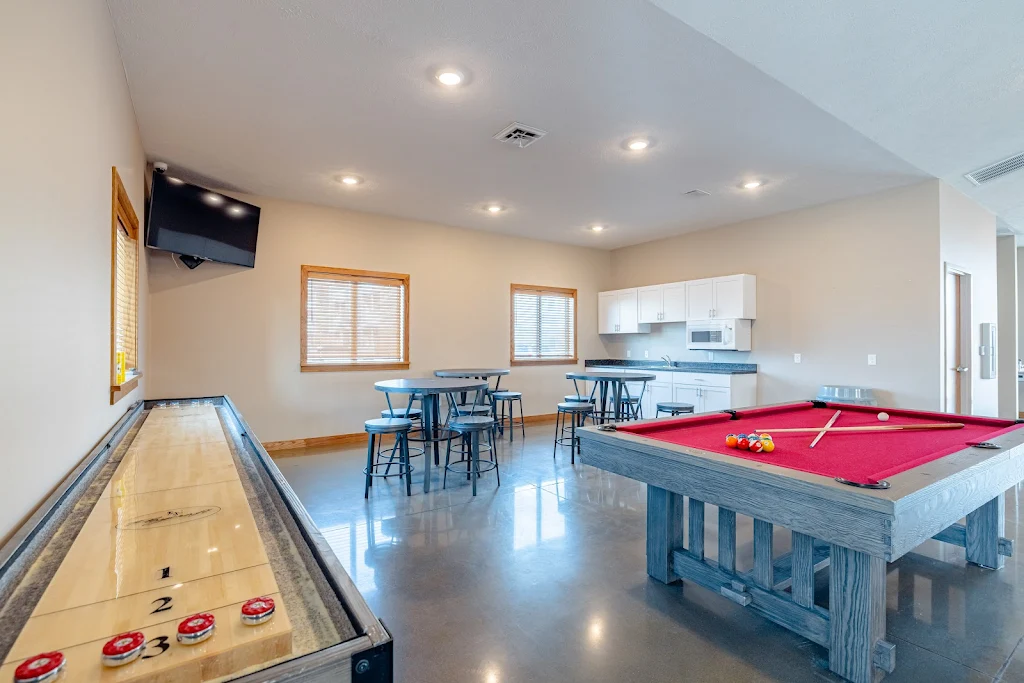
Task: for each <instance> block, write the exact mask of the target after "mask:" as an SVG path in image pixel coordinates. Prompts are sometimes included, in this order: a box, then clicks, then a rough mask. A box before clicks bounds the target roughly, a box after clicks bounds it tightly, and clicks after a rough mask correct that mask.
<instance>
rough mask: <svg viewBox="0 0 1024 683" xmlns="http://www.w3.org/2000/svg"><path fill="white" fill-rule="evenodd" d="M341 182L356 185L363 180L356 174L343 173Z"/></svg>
mask: <svg viewBox="0 0 1024 683" xmlns="http://www.w3.org/2000/svg"><path fill="white" fill-rule="evenodd" d="M341 182H342V183H343V184H345V185H349V186H351V185H358V184H359V183H361V182H363V179H362V178H360V177H359V176H357V175H343V176H341Z"/></svg>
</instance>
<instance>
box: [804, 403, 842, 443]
mask: <svg viewBox="0 0 1024 683" xmlns="http://www.w3.org/2000/svg"><path fill="white" fill-rule="evenodd" d="M842 412H843V411H841V410H837V411H836V414H835V415H833V416H832V419H831V420H829V421H828V423H827V424H826V425H825V428H824V429H822V430H821V431H820V432H818V435H817V436H816V437H814V441H812V442H811V446H810V447H811V448H814V446H815V444H817V443H818V442H819V441H821V437H823V436H825V432H827V431H828V428H829V427H831V426H832V425H834V424H835V423H836V420H838V419H839V414H840V413H842Z"/></svg>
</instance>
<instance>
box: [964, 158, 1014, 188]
mask: <svg viewBox="0 0 1024 683" xmlns="http://www.w3.org/2000/svg"><path fill="white" fill-rule="evenodd" d="M1022 168H1024V152H1021V153H1020V154H1014V155H1013V156H1012V157H1009V158H1007V159H1003V160H1002V161H997V162H996V163H994V164H989V165H988V166H985V167H984V168H979V169H978V170H977V171H971V172H970V173H968V174H967V175H965V176H964V177H965V178H967V179H968V180H970V181H971V182H972V183H974V184H975V185H981V184H982V183H987V182H991V181H993V180H995V179H996V178H1002V177H1003V176H1004V175H1007V174H1009V173H1013V172H1014V171H1019V170H1021V169H1022Z"/></svg>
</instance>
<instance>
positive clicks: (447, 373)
mask: <svg viewBox="0 0 1024 683" xmlns="http://www.w3.org/2000/svg"><path fill="white" fill-rule="evenodd" d="M509 372H511V371H510V370H509V369H508V368H457V369H454V370H434V376H435V377H504V376H505V375H507V374H508V373H509Z"/></svg>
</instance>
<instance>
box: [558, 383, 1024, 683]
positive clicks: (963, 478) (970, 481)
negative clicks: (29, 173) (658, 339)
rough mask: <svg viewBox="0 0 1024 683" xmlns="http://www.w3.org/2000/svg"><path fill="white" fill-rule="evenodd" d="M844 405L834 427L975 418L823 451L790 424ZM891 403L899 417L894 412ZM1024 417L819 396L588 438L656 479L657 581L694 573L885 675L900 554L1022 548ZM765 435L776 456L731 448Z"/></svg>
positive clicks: (858, 675)
mask: <svg viewBox="0 0 1024 683" xmlns="http://www.w3.org/2000/svg"><path fill="white" fill-rule="evenodd" d="M837 410H841V411H842V413H841V416H840V417H839V418H838V420H837V421H836V423H835V425H834V427H862V426H869V427H873V428H877V427H879V426H900V425H906V426H914V425H922V424H932V423H935V424H939V425H948V424H949V423H956V424H962V425H963V426H962V427H956V426H955V424H954V427H955V428H952V429H932V428H927V429H920V430H919V431H909V430H908V431H869V432H828V433H826V434H825V436H824V437H823V438H822V439H821V441H820V442H818V443H817V444H816V445H815V447H814V448H813V449H811V448H809V444H810V442H811V440H812V439H814V438H815V436H816V435H817V431H809V432H796V433H793V432H786V431H785V430H786V429H793V428H802V427H814V428H821V427H823V426H824V425H825V424H826V423H827V422H828V421H829V419H830V418H831V417H832V416H833V415H834V414H835V412H836V411H837ZM880 411H885V412H887V413H888V414H889V416H890V418H889V419H888V420H887V421H884V422H881V421H879V419H878V413H879V412H880ZM1021 427H1024V425H1021V424H1018V423H1017V422H1015V421H1013V420H998V419H995V418H987V417H975V416H969V415H949V414H945V413H924V412H918V411H911V410H899V409H889V408H884V409H883V408H876V407H873V406H872V407H869V406H853V405H844V404H832V403H824V402H821V401H807V402H802V403H794V404H788V405H780V406H766V407H762V408H750V409H744V410H729V411H724V412H720V413H708V414H704V415H696V416H692V417H682V418H675V419H664V418H663V419H661V420H650V421H641V422H632V423H629V424H620V425H615V426H612V425H604V426H599V427H585V428H583V429H580V430H578V431H577V434H578V435H579V437H580V441H581V455H580V457H581V458H582V460H583V462H584V463H586V464H588V465H592V466H594V467H599V468H601V469H605V470H608V471H610V472H615V473H617V474H621V475H623V476H626V477H631V478H633V479H637V480H639V481H642V482H645V483H647V573H648V574H649V575H650V576H651V577H652V578H654V579H656V580H658V581H661V582H664V583H671V582H674V581H678V580H680V579H682V580H684V581H690V582H693V583H696V584H698V585H700V586H703V587H705V588H708V589H710V590H712V591H714V592H715V593H719V594H720V595H722V596H724V597H726V598H729V599H730V600H732V601H734V602H736V603H738V604H740V605H743V606H745V607H749V608H750V609H752V610H753V611H755V612H757V613H758V614H760V615H762V616H764V617H767V618H768V619H771V620H772V621H774V622H775V623H777V624H779V625H781V626H784V627H785V628H788V629H789V630H791V631H793V632H795V633H797V634H799V635H801V636H803V637H805V638H807V639H808V640H811V641H813V642H815V643H817V644H818V645H821V646H823V647H825V648H827V649H828V659H829V668H830V669H831V670H832V671H833V672H835V673H837V674H839V675H840V676H843V677H845V678H847V679H849V680H851V681H854V682H855V683H875V682H876V681H878V680H880V679H881V678H882V677H883V676H884V674H885V673H886V672H891V671H893V669H894V667H895V666H896V658H895V656H896V655H895V649H896V646H895V644H894V643H891V642H888V641H886V640H885V574H886V572H885V567H886V563H887V562H893V561H895V560H897V559H899V558H900V557H901V556H903V555H905V554H906V553H908V552H910V551H911V550H913V549H914V548H916V547H917V546H918V545H920V544H921V543H923V542H924V541H927V540H928V539H932V538H934V539H936V540H938V541H942V542H945V543H951V544H953V545H959V546H961V547H963V548H965V550H966V555H967V561H968V562H971V563H974V564H977V565H980V566H982V567H987V568H990V569H998V568H999V567H1002V566H1003V558H1004V557H1006V556H1009V555H1011V554H1012V553H1013V542H1012V541H1010V540H1009V539H1006V538H1003V533H1004V507H1003V506H1004V492H1005V491H1006V490H1007V489H1008V488H1010V487H1012V486H1014V485H1016V484H1017V483H1018V482H1020V481H1022V480H1024V429H1021ZM772 429H778V430H780V431H777V432H772ZM602 430H614V431H602ZM755 430H756V431H757V432H758V433H761V432H762V431H768V432H769V433H771V434H772V436H773V439H774V443H775V449H774V450H773V451H771V452H768V453H765V452H751V451H743V450H737V449H733V448H729V447H727V446H726V443H725V438H726V436H727V434H729V433H732V434H737V433H744V434H749V433H752V432H754V431H755ZM705 503H712V504H714V505H717V506H718V544H717V545H718V556H717V561H713V560H708V559H705V557H704V552H705V547H704V507H705ZM736 513H740V514H743V515H747V516H749V517H753V518H754V532H753V541H754V568H753V570H752V571H750V572H737V570H736ZM964 517H966V522H967V523H966V524H959V520H960V519H961V518H964ZM684 518H688V525H689V534H688V536H689V539H690V541H689V543H688V544H687V545H686V546H684V526H683V525H684ZM774 525H781V526H785V527H787V528H789V529H790V530H792V534H793V550H792V552H791V553H787V554H784V555H780V556H775V555H774V553H773V547H772V533H773V528H774ZM826 568H827V569H828V572H829V589H828V609H825V608H824V607H822V606H819V605H817V604H816V603H815V599H814V597H815V596H814V585H815V573H816V572H817V571H819V570H824V569H826ZM979 597H980V596H979ZM967 599H968V600H970V599H971V598H970V596H968V598H967Z"/></svg>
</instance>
